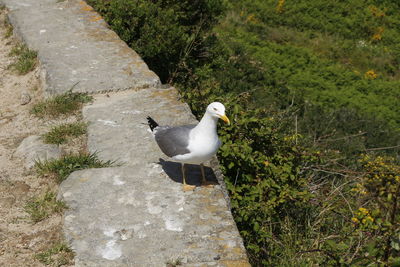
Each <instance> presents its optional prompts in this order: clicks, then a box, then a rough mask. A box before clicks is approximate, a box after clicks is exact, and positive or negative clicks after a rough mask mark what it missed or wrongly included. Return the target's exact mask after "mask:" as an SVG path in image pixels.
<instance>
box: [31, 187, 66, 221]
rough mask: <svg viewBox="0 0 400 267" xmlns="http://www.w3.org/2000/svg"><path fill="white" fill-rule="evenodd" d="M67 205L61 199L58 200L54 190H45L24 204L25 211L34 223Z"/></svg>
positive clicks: (60, 210)
mask: <svg viewBox="0 0 400 267" xmlns="http://www.w3.org/2000/svg"><path fill="white" fill-rule="evenodd" d="M66 208H67V206H66V205H65V203H64V202H63V201H58V200H57V199H56V195H55V193H54V192H51V191H47V192H46V193H44V194H43V195H40V196H38V197H35V198H33V199H31V200H30V201H28V203H27V204H26V205H25V211H26V212H27V213H28V214H29V215H30V217H31V220H32V221H33V222H34V223H37V222H40V221H42V220H44V219H46V218H48V217H49V216H50V215H52V214H54V213H59V212H62V211H63V210H64V209H66Z"/></svg>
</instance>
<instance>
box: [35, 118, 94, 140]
mask: <svg viewBox="0 0 400 267" xmlns="http://www.w3.org/2000/svg"><path fill="white" fill-rule="evenodd" d="M86 128H87V124H86V123H84V122H73V123H63V124H61V125H57V126H54V127H53V128H51V130H50V131H49V132H47V133H46V134H44V135H43V140H44V142H45V143H47V144H57V145H59V144H63V143H65V142H66V141H67V139H68V137H78V136H80V135H83V134H86Z"/></svg>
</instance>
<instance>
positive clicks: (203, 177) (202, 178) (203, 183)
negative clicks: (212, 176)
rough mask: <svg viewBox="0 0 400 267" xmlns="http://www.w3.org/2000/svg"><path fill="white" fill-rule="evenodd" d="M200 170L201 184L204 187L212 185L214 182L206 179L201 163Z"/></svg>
mask: <svg viewBox="0 0 400 267" xmlns="http://www.w3.org/2000/svg"><path fill="white" fill-rule="evenodd" d="M200 170H201V185H202V186H206V187H213V185H215V183H213V182H209V181H207V179H206V173H205V171H204V165H203V164H200Z"/></svg>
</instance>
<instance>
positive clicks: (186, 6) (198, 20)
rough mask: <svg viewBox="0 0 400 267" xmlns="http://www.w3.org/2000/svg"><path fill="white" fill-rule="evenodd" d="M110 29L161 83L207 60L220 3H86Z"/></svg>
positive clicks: (118, 0) (211, 0) (204, 0)
mask: <svg viewBox="0 0 400 267" xmlns="http://www.w3.org/2000/svg"><path fill="white" fill-rule="evenodd" d="M88 3H89V4H91V5H92V6H93V7H94V8H95V9H96V10H97V11H99V12H100V13H101V14H102V16H103V17H104V19H105V20H106V21H107V22H108V23H109V24H110V25H111V28H112V29H113V30H114V31H115V32H116V33H117V34H118V35H119V36H120V37H121V39H122V40H124V41H125V42H126V43H127V44H128V45H129V46H130V47H132V48H133V49H134V50H135V51H136V52H138V53H139V54H140V55H141V56H142V57H143V59H144V60H145V61H146V63H147V64H148V65H149V67H150V69H152V70H153V71H155V72H156V73H157V74H158V75H159V76H160V78H161V80H162V81H164V82H165V81H167V80H171V79H173V78H174V77H175V75H177V73H178V71H179V70H181V69H185V68H187V67H188V66H187V65H193V64H196V63H195V62H197V61H202V60H203V59H204V58H208V57H209V55H208V52H207V49H208V48H207V46H208V43H212V40H213V37H212V35H210V34H209V29H210V28H211V27H212V26H213V25H214V24H215V22H216V21H217V19H218V16H219V15H221V14H222V12H223V5H222V1H221V0H200V1H190V0H183V1H173V0H172V1H171V0H161V1H149V0H139V1H137V0H128V1H127V0H113V1H102V0H89V1H88Z"/></svg>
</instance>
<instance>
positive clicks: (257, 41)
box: [88, 0, 400, 266]
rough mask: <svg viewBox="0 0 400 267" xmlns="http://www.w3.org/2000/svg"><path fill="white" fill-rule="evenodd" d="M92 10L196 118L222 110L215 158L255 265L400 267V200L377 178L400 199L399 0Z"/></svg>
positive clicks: (113, 0)
mask: <svg viewBox="0 0 400 267" xmlns="http://www.w3.org/2000/svg"><path fill="white" fill-rule="evenodd" d="M88 2H89V4H91V5H92V6H93V7H94V8H95V9H96V10H97V11H99V12H100V13H101V14H102V15H103V16H104V19H105V20H106V21H107V22H108V23H109V24H110V27H111V28H112V29H114V30H115V31H116V32H117V33H118V34H119V35H120V37H121V38H122V39H123V40H124V41H126V42H127V43H128V45H130V46H131V47H132V48H133V49H134V50H136V51H137V52H139V54H140V55H141V56H142V57H143V59H144V60H145V61H146V62H147V63H148V64H149V66H150V68H151V69H152V70H154V71H155V72H156V73H157V74H158V75H159V76H160V78H161V79H162V81H164V82H170V83H174V84H175V85H176V86H177V87H178V88H179V89H180V92H181V95H182V96H183V97H184V98H185V100H186V101H187V102H188V103H189V104H190V105H191V108H192V110H193V112H194V113H195V114H196V115H197V116H201V115H202V114H203V112H204V109H205V107H206V106H207V104H208V103H210V102H212V101H221V102H223V103H225V104H226V106H227V110H228V115H229V117H230V118H231V120H232V122H233V123H232V125H231V126H225V127H222V128H221V129H220V136H221V139H222V141H223V146H222V147H221V149H220V152H219V159H220V161H221V164H222V168H223V171H224V174H225V177H226V184H227V188H228V191H229V193H230V197H231V201H232V212H233V215H234V217H235V220H236V222H237V225H238V227H239V230H240V233H241V235H242V237H243V239H244V241H245V245H246V248H247V251H248V254H249V258H250V261H251V263H252V264H253V265H254V266H271V265H274V266H275V265H276V266H304V265H353V266H366V265H374V266H375V265H396V264H399V262H400V236H399V237H398V233H399V228H400V225H399V223H400V222H399V221H400V218H399V217H398V216H397V217H396V216H392V215H391V214H397V211H398V207H399V206H400V204H397V203H398V202H399V200H398V198H397V197H393V193H391V194H392V196H391V197H390V198H389V197H388V193H385V192H386V191H387V188H386V187H385V185H384V184H385V183H384V182H376V181H391V183H393V186H392V187H390V188H391V189H390V190H392V191H391V192H399V191H396V190H398V189H396V188H398V187H399V185H398V184H400V178H398V179H397V178H396V177H398V176H396V175H397V174H396V170H398V168H397V167H396V166H397V164H398V158H399V151H400V150H399V146H400V132H399V131H400V105H399V104H398V101H399V98H400V81H399V78H400V68H399V60H400V42H399V41H400V32H399V31H398V29H399V28H400V27H399V26H400V14H399V13H398V10H399V8H400V3H399V2H398V1H394V0H392V1H390V0H374V1H373V0H366V1H362V0H355V1H350V0H343V1H323V0H312V1H310V0H299V1H285V0H252V1H250V0H240V1H229V0H196V1H188V0H184V1H178V0H161V1H150V0H137V1H134V0H125V1H123V0H88ZM365 154H368V160H369V163H365V162H360V161H359V159H360V157H362V158H363V159H365V156H363V155H365ZM377 154H384V155H385V159H386V161H385V160H382V158H378V159H379V160H375V157H376V156H377ZM374 162H375V163H376V162H378V163H376V164H375V163H374ZM371 166H374V168H371ZM377 166H378V167H377ZM379 166H380V167H379ZM385 166H389V167H385ZM388 169H390V170H391V171H390V174H388ZM375 175H376V176H375ZM371 177H372V178H371ZM376 177H380V178H379V179H380V180H379V179H378V178H376ZM371 179H372V180H373V179H377V180H376V181H375V180H373V181H375V182H374V183H372V182H371ZM371 183H372V184H376V189H377V191H371V190H370V191H362V190H361V189H360V188H364V187H365V188H367V187H368V186H369V184H371ZM393 190H394V191H393ZM364 192H365V194H364ZM377 192H378V193H377ZM379 192H381V193H379ZM360 194H364V195H362V197H360ZM379 194H382V195H379ZM382 196H387V197H382ZM377 202H379V203H381V205H380V206H379V205H378V206H377V205H374V203H377ZM360 208H361V209H360ZM376 210H378V212H376ZM368 216H370V217H371V219H370V217H368ZM357 220H358V221H357ZM363 220H364V221H363ZM371 220H372V221H373V223H371ZM371 225H372V226H374V227H375V228H374V227H372V226H371ZM389 225H390V226H389Z"/></svg>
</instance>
